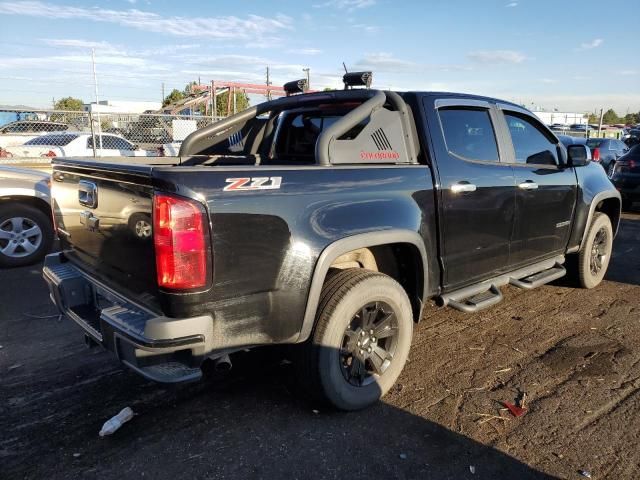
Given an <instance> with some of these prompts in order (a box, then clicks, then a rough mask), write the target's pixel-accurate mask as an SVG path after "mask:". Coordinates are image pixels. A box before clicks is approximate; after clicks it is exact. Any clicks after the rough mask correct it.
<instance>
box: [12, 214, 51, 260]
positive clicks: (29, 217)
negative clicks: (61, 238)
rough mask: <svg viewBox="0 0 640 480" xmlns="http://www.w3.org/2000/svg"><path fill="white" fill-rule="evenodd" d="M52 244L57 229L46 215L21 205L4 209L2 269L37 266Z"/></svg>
mask: <svg viewBox="0 0 640 480" xmlns="http://www.w3.org/2000/svg"><path fill="white" fill-rule="evenodd" d="M52 243H53V225H52V223H51V219H50V218H49V217H48V216H47V215H45V214H44V213H43V212H42V211H40V210H38V209H37V208H35V207H31V206H29V205H21V204H18V203H8V204H4V205H1V206H0V267H19V266H23V265H31V264H32V263H36V262H38V261H40V260H42V258H43V257H44V256H45V255H46V254H47V253H48V252H49V250H50V249H51V244H52Z"/></svg>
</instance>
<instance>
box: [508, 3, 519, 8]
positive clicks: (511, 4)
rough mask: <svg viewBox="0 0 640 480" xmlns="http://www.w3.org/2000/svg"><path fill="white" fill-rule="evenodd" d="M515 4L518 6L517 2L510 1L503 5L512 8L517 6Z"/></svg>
mask: <svg viewBox="0 0 640 480" xmlns="http://www.w3.org/2000/svg"><path fill="white" fill-rule="evenodd" d="M517 6H518V2H510V3H507V4H506V5H505V7H507V8H513V7H517Z"/></svg>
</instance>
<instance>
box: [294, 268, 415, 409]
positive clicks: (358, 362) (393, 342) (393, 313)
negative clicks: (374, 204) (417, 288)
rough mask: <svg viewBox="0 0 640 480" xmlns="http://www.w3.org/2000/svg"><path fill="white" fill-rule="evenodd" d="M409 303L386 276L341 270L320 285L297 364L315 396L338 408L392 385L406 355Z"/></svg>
mask: <svg viewBox="0 0 640 480" xmlns="http://www.w3.org/2000/svg"><path fill="white" fill-rule="evenodd" d="M412 332H413V317H412V312H411V304H410V302H409V298H408V297H407V294H406V292H405V291H404V289H403V288H402V287H401V286H400V284H398V282H396V281H395V280H393V279H392V278H391V277H389V276H387V275H383V274H381V273H376V272H371V271H368V270H363V269H347V270H340V271H339V272H338V273H335V274H334V275H333V276H331V277H329V278H328V280H327V281H326V282H325V285H324V287H323V290H322V293H321V296H320V302H319V304H318V313H317V316H316V326H315V330H314V332H313V333H312V335H311V338H310V339H309V341H308V342H307V343H306V344H305V345H304V355H303V361H302V364H301V365H299V366H298V367H299V368H298V372H299V374H300V376H301V381H302V383H303V385H305V386H306V387H307V390H308V391H309V393H310V394H311V395H312V396H313V397H314V398H315V399H317V400H320V401H323V402H324V403H328V404H330V405H332V406H334V407H336V408H338V409H340V410H359V409H362V408H365V407H368V406H369V405H372V404H373V403H375V402H377V401H378V400H379V399H380V398H381V397H382V396H383V395H384V394H385V393H387V391H388V390H389V389H390V388H391V387H392V386H393V384H394V383H395V381H396V380H397V378H398V376H399V375H400V372H401V371H402V368H403V367H404V364H405V362H406V360H407V357H408V355H409V349H410V347H411V337H412Z"/></svg>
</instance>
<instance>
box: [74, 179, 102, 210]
mask: <svg viewBox="0 0 640 480" xmlns="http://www.w3.org/2000/svg"><path fill="white" fill-rule="evenodd" d="M78 202H80V205H84V206H85V207H89V208H96V207H97V206H98V187H97V186H96V184H95V183H93V182H88V181H87V180H80V182H78Z"/></svg>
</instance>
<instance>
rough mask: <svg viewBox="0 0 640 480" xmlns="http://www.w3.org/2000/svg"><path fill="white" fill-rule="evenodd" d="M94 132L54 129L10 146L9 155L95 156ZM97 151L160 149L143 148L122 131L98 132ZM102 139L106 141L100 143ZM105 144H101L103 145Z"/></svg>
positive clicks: (129, 153) (141, 153) (136, 153)
mask: <svg viewBox="0 0 640 480" xmlns="http://www.w3.org/2000/svg"><path fill="white" fill-rule="evenodd" d="M93 138H94V137H93V136H92V135H91V134H90V133H71V132H68V133H51V134H47V135H42V136H40V137H36V138H33V139H31V140H29V141H28V142H27V143H25V144H24V145H20V146H16V147H8V148H6V149H5V151H6V154H5V156H9V157H51V158H53V157H87V156H93ZM95 139H96V147H97V148H96V155H97V156H99V157H118V156H121V157H146V156H153V155H157V153H156V152H152V151H147V150H141V149H140V148H138V146H137V145H134V144H133V143H131V142H130V141H128V140H126V139H125V138H122V137H120V136H118V135H112V134H103V135H101V136H98V135H96V137H95ZM100 141H102V144H101V143H100ZM100 145H101V147H100Z"/></svg>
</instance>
